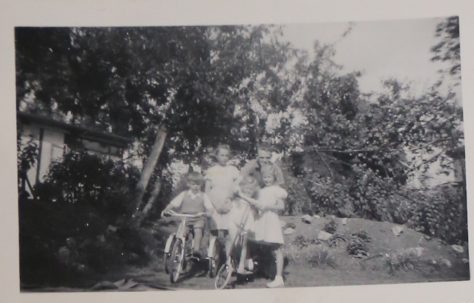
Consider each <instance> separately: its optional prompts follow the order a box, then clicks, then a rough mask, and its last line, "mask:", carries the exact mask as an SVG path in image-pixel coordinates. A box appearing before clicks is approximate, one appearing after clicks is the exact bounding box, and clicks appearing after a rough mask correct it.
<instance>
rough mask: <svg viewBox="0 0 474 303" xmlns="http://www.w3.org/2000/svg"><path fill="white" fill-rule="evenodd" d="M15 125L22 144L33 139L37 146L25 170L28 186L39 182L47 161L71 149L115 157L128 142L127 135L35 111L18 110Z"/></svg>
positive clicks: (45, 173) (121, 153)
mask: <svg viewBox="0 0 474 303" xmlns="http://www.w3.org/2000/svg"><path fill="white" fill-rule="evenodd" d="M17 125H18V126H17V131H18V132H19V134H20V135H21V143H22V146H24V144H26V143H27V142H28V141H30V140H33V142H35V144H36V146H37V147H38V156H37V159H36V161H35V164H34V166H33V167H32V168H31V169H30V170H29V171H28V172H27V178H28V182H29V183H30V185H31V186H34V184H36V183H37V182H42V181H43V180H44V177H45V176H46V175H47V173H48V170H49V167H50V165H51V163H53V162H54V161H61V159H62V157H63V156H64V155H65V153H68V152H69V151H71V150H83V151H87V152H90V153H94V154H100V155H104V156H106V157H110V158H112V159H117V160H118V159H121V158H122V156H123V152H124V150H125V149H126V147H127V145H128V144H129V143H130V142H131V140H130V139H129V138H125V137H122V136H118V135H115V134H111V133H106V132H100V131H97V130H92V129H89V128H85V127H81V126H76V125H71V124H68V123H65V122H62V121H57V120H55V119H52V118H50V117H46V116H44V115H38V114H30V113H24V112H18V114H17ZM27 190H28V189H27ZM28 191H30V190H28Z"/></svg>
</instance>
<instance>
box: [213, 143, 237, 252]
mask: <svg viewBox="0 0 474 303" xmlns="http://www.w3.org/2000/svg"><path fill="white" fill-rule="evenodd" d="M215 157H216V160H217V164H215V165H214V166H212V167H210V168H209V169H208V170H207V172H206V189H205V192H206V194H207V195H208V196H209V199H210V201H211V203H212V205H213V207H214V209H215V211H214V212H213V213H212V215H211V224H210V225H211V226H210V230H211V239H210V241H209V243H210V245H209V246H210V249H209V252H208V254H211V251H212V249H211V247H212V245H213V243H215V240H216V237H217V236H218V235H219V234H220V235H221V236H224V235H225V234H226V233H227V232H228V229H229V226H228V225H229V211H230V208H231V207H232V202H231V198H232V196H233V194H234V192H235V189H236V185H237V184H238V179H239V176H240V173H239V170H238V169H237V168H236V167H234V166H232V165H228V164H227V162H228V161H229V158H230V148H229V146H228V145H225V144H219V145H218V146H217V148H216V154H215ZM229 247H230V242H229V239H227V241H226V251H227V250H228V249H229ZM209 257H212V256H210V255H209Z"/></svg>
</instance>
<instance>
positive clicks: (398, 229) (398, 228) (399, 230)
mask: <svg viewBox="0 0 474 303" xmlns="http://www.w3.org/2000/svg"><path fill="white" fill-rule="evenodd" d="M402 232H403V226H400V225H396V226H394V227H392V233H393V234H394V235H395V236H397V237H398V236H400V234H401V233H402Z"/></svg>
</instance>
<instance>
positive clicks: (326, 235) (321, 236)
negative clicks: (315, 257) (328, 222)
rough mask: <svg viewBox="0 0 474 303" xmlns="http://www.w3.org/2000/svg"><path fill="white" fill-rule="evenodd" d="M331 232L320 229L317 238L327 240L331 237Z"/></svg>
mask: <svg viewBox="0 0 474 303" xmlns="http://www.w3.org/2000/svg"><path fill="white" fill-rule="evenodd" d="M331 237H332V234H330V233H328V232H325V231H324V230H322V231H320V232H319V234H318V240H322V241H327V240H329V239H331Z"/></svg>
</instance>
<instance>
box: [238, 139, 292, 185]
mask: <svg viewBox="0 0 474 303" xmlns="http://www.w3.org/2000/svg"><path fill="white" fill-rule="evenodd" d="M272 152H273V146H271V145H269V144H261V145H259V146H258V148H257V158H256V159H253V160H250V161H248V162H247V164H245V166H244V167H242V169H241V171H240V174H241V176H242V178H245V177H253V178H255V179H257V181H258V183H259V185H260V187H263V186H264V183H263V178H262V167H264V166H266V167H269V168H270V169H271V170H272V171H273V177H274V178H275V185H280V186H281V185H283V184H284V183H285V179H284V178H283V172H282V171H281V168H280V167H279V166H278V165H276V164H275V163H273V162H272V161H271V159H272Z"/></svg>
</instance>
